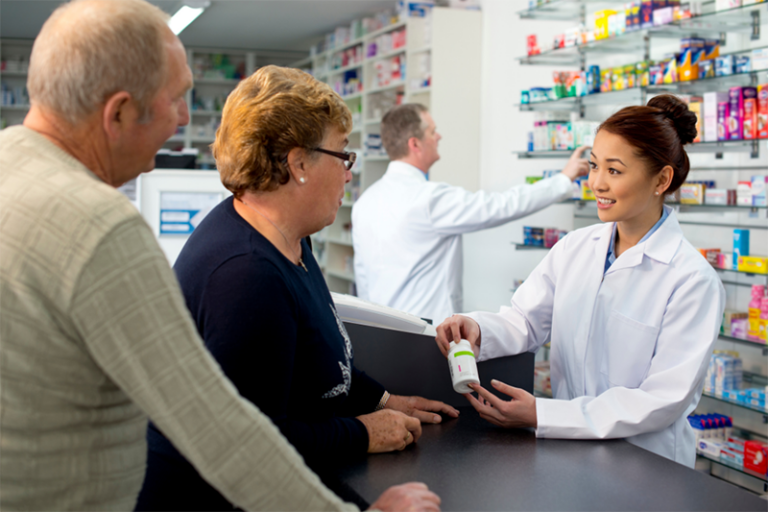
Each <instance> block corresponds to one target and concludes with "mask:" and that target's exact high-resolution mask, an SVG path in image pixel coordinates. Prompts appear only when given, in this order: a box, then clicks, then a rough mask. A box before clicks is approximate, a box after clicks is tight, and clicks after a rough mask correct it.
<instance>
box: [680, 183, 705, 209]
mask: <svg viewBox="0 0 768 512" xmlns="http://www.w3.org/2000/svg"><path fill="white" fill-rule="evenodd" d="M705 189H706V187H705V186H704V185H702V184H700V183H695V184H694V183H684V184H683V185H682V186H681V187H680V203H682V204H704V190H705Z"/></svg>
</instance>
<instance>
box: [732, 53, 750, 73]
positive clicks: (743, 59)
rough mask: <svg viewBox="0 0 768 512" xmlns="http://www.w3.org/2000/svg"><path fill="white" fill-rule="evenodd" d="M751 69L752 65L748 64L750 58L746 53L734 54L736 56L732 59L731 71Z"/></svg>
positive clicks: (746, 71)
mask: <svg viewBox="0 0 768 512" xmlns="http://www.w3.org/2000/svg"><path fill="white" fill-rule="evenodd" d="M750 71H752V66H751V65H750V59H749V56H748V55H736V58H735V59H734V61H733V72H734V73H749V72H750Z"/></svg>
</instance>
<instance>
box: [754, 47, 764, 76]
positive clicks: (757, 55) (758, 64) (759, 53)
mask: <svg viewBox="0 0 768 512" xmlns="http://www.w3.org/2000/svg"><path fill="white" fill-rule="evenodd" d="M763 69H768V48H757V49H755V50H752V71H761V70H763Z"/></svg>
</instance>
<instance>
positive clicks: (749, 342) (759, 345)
mask: <svg viewBox="0 0 768 512" xmlns="http://www.w3.org/2000/svg"><path fill="white" fill-rule="evenodd" d="M718 338H719V339H721V340H723V341H732V342H735V343H740V344H742V345H747V346H750V347H756V348H760V349H762V350H763V355H764V356H768V345H766V344H765V343H762V342H760V341H752V340H747V339H744V338H737V337H735V336H729V335H727V334H720V335H718Z"/></svg>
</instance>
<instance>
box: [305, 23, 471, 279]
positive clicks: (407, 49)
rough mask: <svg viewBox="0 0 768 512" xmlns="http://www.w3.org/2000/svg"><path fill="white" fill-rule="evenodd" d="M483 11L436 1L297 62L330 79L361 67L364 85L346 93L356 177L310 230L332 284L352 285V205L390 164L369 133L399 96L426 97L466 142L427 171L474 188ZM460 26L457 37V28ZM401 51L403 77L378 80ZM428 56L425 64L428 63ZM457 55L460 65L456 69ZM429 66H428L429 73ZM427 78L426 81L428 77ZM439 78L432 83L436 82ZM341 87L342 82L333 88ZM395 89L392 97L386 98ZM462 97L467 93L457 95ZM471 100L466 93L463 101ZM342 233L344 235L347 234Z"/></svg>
mask: <svg viewBox="0 0 768 512" xmlns="http://www.w3.org/2000/svg"><path fill="white" fill-rule="evenodd" d="M481 26H482V18H481V13H479V12H476V11H466V10H462V9H446V8H434V9H433V10H432V14H431V15H430V16H429V17H427V18H408V19H406V20H402V21H399V22H397V23H393V24H391V25H389V26H386V27H384V28H382V29H380V30H376V31H374V32H371V33H368V34H366V35H364V36H362V37H359V38H356V39H354V40H351V41H349V42H347V43H345V44H342V45H339V46H337V47H335V48H331V49H328V50H327V51H324V52H321V53H318V54H316V55H312V56H310V57H309V58H307V59H303V60H302V61H299V62H295V63H293V64H292V65H293V67H298V68H301V69H305V70H311V72H312V73H313V75H314V76H315V77H316V78H317V79H319V80H323V81H325V82H327V83H329V85H331V87H334V86H335V84H336V80H337V77H339V76H340V75H342V74H343V73H345V72H348V71H352V70H358V71H357V76H358V78H359V79H361V81H362V87H359V89H360V90H359V91H356V92H354V93H351V94H345V95H342V98H343V99H344V101H345V102H346V104H347V106H349V108H350V110H351V111H352V113H353V123H354V129H353V130H352V132H351V133H350V136H349V146H348V147H349V148H350V149H348V151H355V152H357V153H358V162H357V163H356V165H355V168H353V170H352V172H353V178H352V181H351V182H350V183H349V184H348V186H347V192H348V193H347V196H346V197H345V200H344V201H343V202H342V205H341V208H340V209H339V213H338V214H337V217H336V220H335V222H334V223H333V224H332V225H331V226H328V227H327V228H326V229H325V230H323V231H322V232H321V233H318V234H316V235H314V236H313V239H312V240H313V248H314V251H315V256H316V258H318V261H320V259H321V258H322V259H323V261H324V265H323V268H324V271H325V277H326V281H327V283H328V287H329V288H330V290H331V291H335V292H341V293H354V292H355V289H354V286H352V285H353V284H354V274H353V273H352V272H350V271H349V268H348V267H349V266H350V265H349V264H348V263H349V261H350V259H351V258H354V249H353V246H352V242H351V237H350V236H349V228H350V226H351V210H352V206H353V205H354V201H355V200H356V199H357V197H359V195H360V194H362V193H363V192H365V190H366V189H367V188H368V187H370V186H371V185H373V183H375V182H376V181H377V180H378V179H379V178H381V177H382V176H383V175H384V173H385V172H386V169H387V165H388V164H389V157H387V156H386V155H382V154H380V153H378V152H369V151H368V150H367V148H366V140H367V138H368V136H369V135H375V134H379V133H381V132H380V130H381V118H382V116H383V115H384V114H385V113H386V112H387V111H388V110H389V108H391V106H394V104H395V102H397V103H400V102H403V103H409V102H410V103H421V104H423V105H425V106H427V107H428V108H429V110H430V112H431V114H432V116H433V117H434V119H435V121H436V123H437V126H438V130H439V132H440V133H441V134H442V135H443V136H445V137H452V138H453V139H454V140H463V141H466V144H465V145H463V146H462V147H441V148H440V153H441V160H440V162H438V163H437V164H436V165H435V166H434V167H433V168H432V169H431V170H430V179H435V180H439V181H445V182H448V183H452V184H455V185H461V186H464V187H465V188H469V189H471V190H476V189H477V186H478V181H479V180H478V176H477V174H476V172H475V173H474V174H473V173H471V172H469V173H468V172H467V169H475V168H476V167H477V161H478V158H479V151H480V140H479V136H477V137H476V139H475V138H473V137H469V138H468V137H467V133H471V134H477V133H479V126H480V117H479V112H480V108H479V99H480V78H479V77H480V60H481V59H480V53H481V39H482V37H481V36H482V34H481ZM402 29H405V32H406V44H405V46H402V47H399V48H394V49H392V50H388V51H385V52H382V53H377V54H376V55H373V56H370V57H368V56H366V57H364V58H363V59H362V60H360V61H359V62H352V63H348V65H346V66H343V67H338V68H336V69H329V66H330V65H331V63H334V62H335V63H339V62H341V61H342V59H341V58H334V57H335V56H336V55H337V54H339V53H340V52H344V51H345V50H348V49H350V48H354V47H356V46H361V47H362V48H361V52H362V54H363V55H367V53H368V51H367V50H368V45H369V44H370V43H371V42H373V41H374V40H376V38H377V37H379V36H381V35H384V34H388V33H391V32H394V31H397V30H402ZM457 33H461V37H460V38H457V37H456V34H457ZM396 56H399V57H401V58H403V59H405V65H404V66H403V67H402V69H403V70H404V75H405V76H404V77H403V78H402V79H401V80H397V81H394V82H392V83H388V84H383V85H381V86H379V87H373V84H375V83H376V79H375V78H376V68H375V66H376V63H377V62H378V61H382V60H386V59H391V58H392V57H396ZM427 60H428V61H429V62H428V63H429V66H428V67H427V69H425V68H424V64H425V63H426V62H427ZM457 62H461V63H466V65H464V64H462V68H463V69H462V72H461V73H456V72H455V71H456V66H457ZM428 74H431V76H429V75H428ZM425 80H427V85H425ZM433 84H434V85H433ZM336 90H337V92H340V91H341V89H340V88H339V89H336ZM385 95H390V99H391V105H389V106H388V104H387V101H386V100H385V99H384V97H385ZM457 98H462V101H461V102H457V101H456V99H457ZM465 100H466V101H465ZM342 235H343V236H342Z"/></svg>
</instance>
